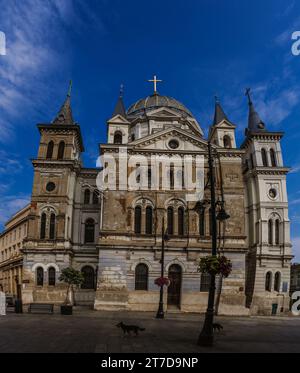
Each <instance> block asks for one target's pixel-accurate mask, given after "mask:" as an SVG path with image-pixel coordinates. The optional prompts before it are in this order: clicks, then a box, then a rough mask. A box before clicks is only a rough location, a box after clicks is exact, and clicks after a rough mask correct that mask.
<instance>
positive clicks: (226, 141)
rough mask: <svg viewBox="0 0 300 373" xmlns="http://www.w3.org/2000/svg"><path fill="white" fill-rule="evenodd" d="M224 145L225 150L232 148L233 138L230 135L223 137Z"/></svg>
mask: <svg viewBox="0 0 300 373" xmlns="http://www.w3.org/2000/svg"><path fill="white" fill-rule="evenodd" d="M223 143H224V148H227V149H229V148H232V146H231V138H230V137H229V136H228V135H225V136H224V137H223Z"/></svg>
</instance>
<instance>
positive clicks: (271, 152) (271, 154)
mask: <svg viewBox="0 0 300 373" xmlns="http://www.w3.org/2000/svg"><path fill="white" fill-rule="evenodd" d="M270 158H271V165H272V167H276V166H277V162H276V155H275V151H274V149H270Z"/></svg>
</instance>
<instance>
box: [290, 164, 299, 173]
mask: <svg viewBox="0 0 300 373" xmlns="http://www.w3.org/2000/svg"><path fill="white" fill-rule="evenodd" d="M299 171H300V163H298V164H295V165H294V166H292V169H291V171H290V173H291V174H295V173H297V172H299Z"/></svg>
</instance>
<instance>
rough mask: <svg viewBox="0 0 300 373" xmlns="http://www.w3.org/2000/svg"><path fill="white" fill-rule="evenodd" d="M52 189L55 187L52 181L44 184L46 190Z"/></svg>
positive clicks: (51, 190) (50, 190)
mask: <svg viewBox="0 0 300 373" xmlns="http://www.w3.org/2000/svg"><path fill="white" fill-rule="evenodd" d="M54 189H55V184H54V183H53V182H52V181H50V182H49V183H48V184H47V185H46V190H47V192H53V190H54Z"/></svg>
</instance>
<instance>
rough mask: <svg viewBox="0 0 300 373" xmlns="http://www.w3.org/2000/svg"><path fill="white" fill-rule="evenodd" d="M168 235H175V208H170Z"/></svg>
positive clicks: (168, 211)
mask: <svg viewBox="0 0 300 373" xmlns="http://www.w3.org/2000/svg"><path fill="white" fill-rule="evenodd" d="M167 217H168V234H174V210H173V207H168V210H167Z"/></svg>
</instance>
